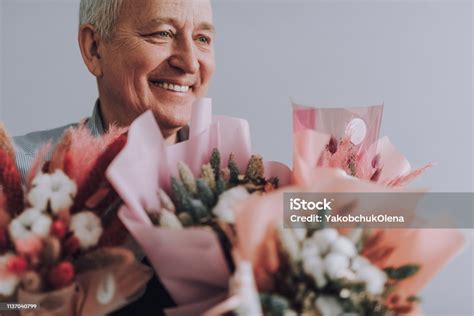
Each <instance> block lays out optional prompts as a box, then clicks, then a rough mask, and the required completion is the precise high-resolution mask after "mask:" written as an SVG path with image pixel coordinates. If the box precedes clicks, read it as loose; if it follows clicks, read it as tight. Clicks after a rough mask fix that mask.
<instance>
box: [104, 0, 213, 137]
mask: <svg viewBox="0 0 474 316" xmlns="http://www.w3.org/2000/svg"><path fill="white" fill-rule="evenodd" d="M97 50H98V56H100V58H99V64H100V69H101V71H100V75H99V76H97V78H98V85H99V95H100V100H101V106H102V108H101V109H102V112H103V115H104V116H106V117H107V121H108V122H113V121H116V122H118V123H119V124H120V125H129V124H130V123H131V122H132V121H133V120H134V119H135V118H136V117H137V116H138V115H140V114H141V113H143V112H144V111H146V110H149V109H151V110H152V111H153V113H154V115H155V117H156V119H157V121H158V123H159V125H160V128H161V130H162V132H163V134H165V135H164V136H165V137H168V136H169V135H171V134H173V133H175V132H176V130H177V129H179V128H180V127H182V126H184V125H186V124H187V123H188V122H189V120H190V118H191V107H192V104H193V103H194V101H196V99H198V98H200V97H204V96H206V94H207V90H208V86H209V82H210V79H211V77H212V75H213V73H214V68H215V64H214V49H213V26H212V9H211V4H210V1H209V0H133V1H131V0H125V1H124V4H123V7H122V10H121V12H120V16H119V18H118V19H117V24H116V28H115V32H114V34H113V37H112V39H111V40H110V41H107V42H101V44H100V45H98V49H97ZM111 118H112V119H111Z"/></svg>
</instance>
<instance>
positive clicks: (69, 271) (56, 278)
mask: <svg viewBox="0 0 474 316" xmlns="http://www.w3.org/2000/svg"><path fill="white" fill-rule="evenodd" d="M74 276H75V273H74V266H73V265H72V263H70V262H69V261H63V262H60V263H58V264H57V265H55V266H54V267H52V268H51V270H49V273H48V282H49V284H51V286H52V287H53V288H55V289H59V288H63V287H66V286H68V285H69V284H71V282H72V281H73V279H74Z"/></svg>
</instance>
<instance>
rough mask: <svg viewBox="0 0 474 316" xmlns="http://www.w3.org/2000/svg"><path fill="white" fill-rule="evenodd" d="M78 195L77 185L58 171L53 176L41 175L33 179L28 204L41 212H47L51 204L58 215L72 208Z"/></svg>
mask: <svg viewBox="0 0 474 316" xmlns="http://www.w3.org/2000/svg"><path fill="white" fill-rule="evenodd" d="M76 193H77V187H76V184H75V183H74V182H73V181H72V180H71V179H69V178H68V176H66V175H65V174H64V172H62V171H61V170H59V169H58V170H56V171H55V172H54V173H53V174H46V173H40V174H38V175H37V176H36V177H35V178H34V179H33V182H32V185H31V189H30V191H29V192H28V202H30V204H31V205H32V206H33V207H35V208H37V209H39V210H41V211H44V210H46V207H47V206H48V202H49V203H50V206H51V210H52V211H53V213H54V214H57V213H58V212H60V211H62V210H64V209H69V208H70V207H71V206H72V203H73V199H74V197H75V195H76Z"/></svg>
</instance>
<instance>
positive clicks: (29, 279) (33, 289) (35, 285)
mask: <svg viewBox="0 0 474 316" xmlns="http://www.w3.org/2000/svg"><path fill="white" fill-rule="evenodd" d="M42 284H43V283H42V280H41V276H40V275H39V274H38V273H37V272H35V271H27V272H26V273H25V274H23V276H22V277H21V285H22V287H23V288H24V289H25V290H26V291H28V292H30V293H37V292H39V291H41V288H42Z"/></svg>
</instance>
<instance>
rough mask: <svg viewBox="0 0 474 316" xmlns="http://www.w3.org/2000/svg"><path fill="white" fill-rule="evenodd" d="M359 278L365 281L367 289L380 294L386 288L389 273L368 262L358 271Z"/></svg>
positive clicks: (371, 292) (374, 293)
mask: <svg viewBox="0 0 474 316" xmlns="http://www.w3.org/2000/svg"><path fill="white" fill-rule="evenodd" d="M356 277H357V279H358V280H360V281H363V282H365V289H366V290H367V292H369V293H370V294H373V295H380V294H382V293H383V291H384V289H385V283H386V282H387V275H386V274H385V272H383V271H382V270H380V269H379V268H377V267H375V266H373V265H371V264H368V265H364V266H363V267H362V268H361V269H360V270H359V271H357V272H356Z"/></svg>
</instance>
